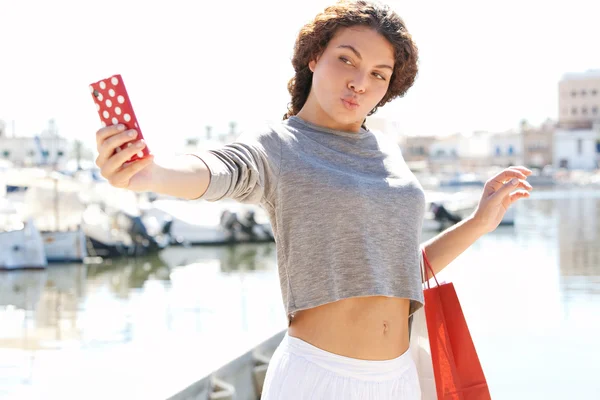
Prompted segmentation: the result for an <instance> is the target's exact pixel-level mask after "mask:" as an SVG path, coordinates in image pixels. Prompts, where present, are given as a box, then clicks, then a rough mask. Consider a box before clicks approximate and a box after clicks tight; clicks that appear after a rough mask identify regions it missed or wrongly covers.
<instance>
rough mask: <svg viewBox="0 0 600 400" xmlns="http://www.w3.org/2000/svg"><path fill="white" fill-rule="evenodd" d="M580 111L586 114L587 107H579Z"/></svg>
mask: <svg viewBox="0 0 600 400" xmlns="http://www.w3.org/2000/svg"><path fill="white" fill-rule="evenodd" d="M581 113H582V114H583V115H587V107H583V108H582V109H581Z"/></svg>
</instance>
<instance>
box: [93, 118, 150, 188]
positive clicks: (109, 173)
mask: <svg viewBox="0 0 600 400" xmlns="http://www.w3.org/2000/svg"><path fill="white" fill-rule="evenodd" d="M124 129H125V127H124V126H122V125H121V126H119V125H110V126H106V127H104V128H101V129H99V130H98V131H97V132H96V146H97V149H98V153H99V154H98V158H96V165H97V166H98V167H99V168H100V173H101V175H102V176H103V177H104V178H106V179H107V180H108V182H109V183H110V184H111V185H112V186H114V187H118V188H123V189H129V190H133V191H136V192H141V191H149V190H152V183H153V181H152V178H153V175H154V174H153V171H154V170H155V166H156V164H155V163H154V156H153V155H152V154H150V155H149V156H147V157H145V158H143V159H141V160H136V161H133V162H129V163H128V162H127V160H129V159H130V158H131V157H132V156H133V155H134V154H136V153H137V152H139V151H140V150H142V149H143V148H144V147H146V144H145V143H144V141H143V140H136V137H137V131H135V130H134V129H130V130H124ZM131 141H133V146H131V147H126V148H125V149H123V150H121V151H119V152H118V153H117V152H116V151H115V149H116V148H117V147H119V146H121V145H123V144H125V143H127V142H131Z"/></svg>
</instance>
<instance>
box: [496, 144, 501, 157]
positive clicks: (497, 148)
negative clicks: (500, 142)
mask: <svg viewBox="0 0 600 400" xmlns="http://www.w3.org/2000/svg"><path fill="white" fill-rule="evenodd" d="M501 153H502V150H500V146H496V155H497V156H499V155H500V154H501Z"/></svg>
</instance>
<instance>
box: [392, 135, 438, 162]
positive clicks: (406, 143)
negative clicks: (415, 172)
mask: <svg viewBox="0 0 600 400" xmlns="http://www.w3.org/2000/svg"><path fill="white" fill-rule="evenodd" d="M437 140H438V139H437V138H436V137H435V136H406V137H405V138H404V140H403V141H402V145H401V147H402V156H403V157H404V160H405V161H406V162H419V161H427V160H428V159H429V155H430V149H431V147H432V146H433V144H434V143H435V142H436V141H437Z"/></svg>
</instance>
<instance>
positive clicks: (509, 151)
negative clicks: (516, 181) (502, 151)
mask: <svg viewBox="0 0 600 400" xmlns="http://www.w3.org/2000/svg"><path fill="white" fill-rule="evenodd" d="M514 152H515V149H513V147H512V145H510V146H508V155H509V156H512V155H513V153H514Z"/></svg>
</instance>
